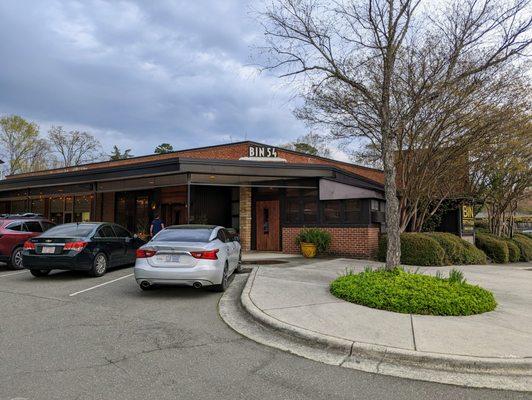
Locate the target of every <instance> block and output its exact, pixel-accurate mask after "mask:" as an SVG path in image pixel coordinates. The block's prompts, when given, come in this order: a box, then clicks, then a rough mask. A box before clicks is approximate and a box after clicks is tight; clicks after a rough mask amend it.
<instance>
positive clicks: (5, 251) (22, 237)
mask: <svg viewBox="0 0 532 400" xmlns="http://www.w3.org/2000/svg"><path fill="white" fill-rule="evenodd" d="M52 226H55V224H54V223H52V222H50V221H48V220H47V219H44V218H43V217H40V216H39V215H37V214H22V215H18V214H12V215H0V261H1V262H5V263H7V265H8V267H9V268H11V269H22V268H24V266H23V264H22V248H23V246H24V242H25V241H26V240H28V239H29V238H32V237H35V236H38V235H40V234H41V233H43V232H44V231H46V230H48V229H50V228H51V227H52Z"/></svg>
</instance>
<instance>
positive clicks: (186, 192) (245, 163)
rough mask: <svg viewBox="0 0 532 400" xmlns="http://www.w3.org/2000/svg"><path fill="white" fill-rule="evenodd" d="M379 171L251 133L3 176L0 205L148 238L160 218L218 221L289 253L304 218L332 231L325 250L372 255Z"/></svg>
mask: <svg viewBox="0 0 532 400" xmlns="http://www.w3.org/2000/svg"><path fill="white" fill-rule="evenodd" d="M382 182H383V175H382V172H381V171H379V170H376V169H371V168H366V167H362V166H358V165H354V164H350V163H344V162H341V161H336V160H332V159H327V158H322V157H317V156H312V155H309V154H304V153H299V152H295V151H290V150H285V149H281V148H276V147H272V146H267V145H264V144H260V143H256V142H250V141H246V142H238V143H230V144H224V145H218V146H209V147H201V148H195V149H188V150H182V151H176V152H171V153H166V154H157V155H149V156H142V157H135V158H130V159H125V160H120V161H107V162H99V163H93V164H86V165H80V166H76V167H69V168H61V169H53V170H46V171H39V172H32V173H26V174H18V175H11V176H8V177H7V178H6V179H5V180H3V181H0V213H24V212H34V213H39V214H42V215H44V216H46V217H47V218H49V219H51V220H52V221H54V222H55V223H66V222H81V221H109V222H116V223H119V224H121V225H123V226H125V227H127V228H128V229H129V230H130V231H132V232H135V233H137V234H138V235H139V236H141V237H147V235H148V232H149V225H150V221H151V220H152V219H153V217H154V215H155V214H159V215H160V216H161V219H162V220H163V221H164V222H165V224H166V225H171V224H186V223H191V224H200V223H201V224H205V223H208V224H219V225H223V226H226V227H228V228H233V229H235V230H236V231H237V232H239V235H240V239H241V242H242V247H243V249H244V250H259V251H284V252H289V253H297V252H299V249H298V248H297V246H296V244H295V236H296V235H297V234H298V232H299V231H300V230H301V229H302V228H304V227H319V228H322V229H325V230H327V231H329V232H330V233H331V234H332V244H331V248H330V252H331V254H336V255H347V256H357V257H371V256H372V255H373V254H374V253H375V251H376V249H377V244H378V236H379V233H380V232H381V229H382V228H383V227H382V225H383V223H384V201H383V184H382Z"/></svg>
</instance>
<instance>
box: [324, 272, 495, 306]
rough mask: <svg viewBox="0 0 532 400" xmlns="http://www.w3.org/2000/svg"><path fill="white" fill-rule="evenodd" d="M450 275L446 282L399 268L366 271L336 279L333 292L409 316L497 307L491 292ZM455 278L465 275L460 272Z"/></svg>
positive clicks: (354, 301)
mask: <svg viewBox="0 0 532 400" xmlns="http://www.w3.org/2000/svg"><path fill="white" fill-rule="evenodd" d="M451 275H453V274H450V276H449V278H448V279H444V278H441V277H435V276H429V275H421V274H415V273H410V272H405V271H404V270H402V269H400V268H395V269H394V270H391V271H386V270H384V269H379V270H374V271H371V270H366V271H365V272H362V273H359V274H349V275H346V276H342V277H340V278H338V279H336V280H334V281H333V282H331V286H330V291H331V293H332V294H333V295H334V296H336V297H338V298H340V299H343V300H346V301H349V302H351V303H356V304H361V305H363V306H367V307H372V308H378V309H381V310H388V311H395V312H400V313H409V314H423V315H473V314H480V313H483V312H486V311H492V310H494V309H495V307H497V302H496V301H495V298H494V297H493V294H492V293H491V292H489V291H487V290H485V289H482V288H481V287H479V286H473V285H470V284H467V283H465V280H464V279H451V278H453V277H452V276H451ZM454 275H456V276H459V277H461V276H462V274H461V273H460V272H459V271H454Z"/></svg>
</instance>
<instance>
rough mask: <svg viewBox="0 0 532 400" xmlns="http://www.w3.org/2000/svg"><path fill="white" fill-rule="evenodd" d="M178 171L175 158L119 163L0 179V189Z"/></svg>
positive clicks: (65, 183)
mask: <svg viewBox="0 0 532 400" xmlns="http://www.w3.org/2000/svg"><path fill="white" fill-rule="evenodd" d="M172 172H179V163H178V162H177V160H176V159H171V160H157V161H152V162H149V163H142V164H129V165H120V166H115V167H109V168H98V169H94V170H93V169H85V170H79V171H69V172H61V173H58V174H49V175H36V176H26V177H21V178H11V179H4V180H2V181H0V191H5V190H16V189H23V188H27V187H42V186H61V185H70V184H76V183H87V182H96V181H104V180H117V179H127V178H135V177H139V176H145V175H157V174H168V173H172Z"/></svg>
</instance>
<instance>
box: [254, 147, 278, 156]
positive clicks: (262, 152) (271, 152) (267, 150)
mask: <svg viewBox="0 0 532 400" xmlns="http://www.w3.org/2000/svg"><path fill="white" fill-rule="evenodd" d="M248 157H262V158H277V150H276V149H275V147H270V146H255V145H251V146H249V149H248Z"/></svg>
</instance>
